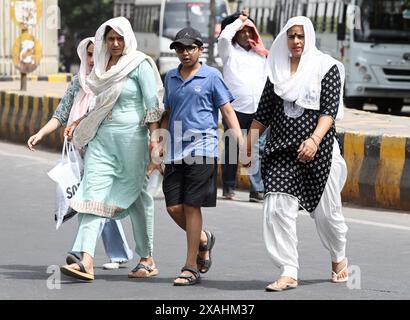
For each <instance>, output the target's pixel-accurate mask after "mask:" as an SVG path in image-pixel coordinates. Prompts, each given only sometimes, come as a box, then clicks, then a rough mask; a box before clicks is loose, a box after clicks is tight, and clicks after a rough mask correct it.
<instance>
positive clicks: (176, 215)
mask: <svg viewBox="0 0 410 320" xmlns="http://www.w3.org/2000/svg"><path fill="white" fill-rule="evenodd" d="M184 207H186V206H185V205H183V204H178V205H176V206H172V207H167V211H168V213H169V215H170V216H171V218H172V219H173V220H174V221H175V223H176V224H177V225H178V226H179V227H180V228H181V229H182V230H184V231H186V217H185V211H184ZM187 207H189V206H187ZM190 208H193V207H190ZM198 209H199V208H198ZM201 225H202V215H201ZM207 242H208V238H207V236H206V233H205V232H204V231H203V230H202V231H201V237H200V243H201V245H202V246H205V245H206V244H207ZM197 254H198V255H199V257H200V258H201V259H202V260H208V259H209V251H199V252H198V247H197Z"/></svg>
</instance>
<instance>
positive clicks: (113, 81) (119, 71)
mask: <svg viewBox="0 0 410 320" xmlns="http://www.w3.org/2000/svg"><path fill="white" fill-rule="evenodd" d="M107 26H109V27H111V28H112V29H113V30H114V31H116V32H117V33H118V34H120V35H121V36H123V37H124V41H125V46H124V51H123V53H122V56H121V58H120V59H119V61H118V62H117V64H116V65H114V66H112V67H111V68H110V69H109V70H108V71H106V67H107V64H108V61H109V59H110V53H109V51H108V48H107V44H106V42H105V39H104V33H105V30H106V27H107ZM95 42H96V43H95V49H94V69H93V71H92V72H91V74H90V75H89V77H88V78H87V85H88V86H89V87H90V89H91V90H92V91H93V92H94V94H95V95H96V96H97V98H96V103H95V108H94V110H92V111H91V112H90V113H89V114H88V116H87V117H86V118H84V120H82V121H81V122H80V124H79V125H78V127H77V128H76V130H75V132H74V138H73V142H74V144H75V145H76V146H77V147H84V146H85V145H87V144H88V143H89V142H90V141H91V140H92V139H93V138H94V136H95V134H96V133H97V130H98V128H99V126H100V124H101V123H102V121H104V119H105V118H106V117H107V115H108V114H109V112H110V111H111V110H112V108H113V106H114V104H115V102H116V101H117V99H118V97H119V96H120V94H121V91H122V87H123V84H124V81H125V80H126V77H127V75H128V74H129V73H130V72H131V71H133V70H135V68H137V67H138V65H139V64H140V63H141V62H143V61H144V60H147V61H148V62H149V63H150V64H151V66H152V69H153V71H154V73H155V77H156V80H157V89H158V91H161V90H162V88H163V86H162V81H161V76H160V75H159V72H158V69H157V67H156V65H155V62H154V61H153V60H152V58H151V57H149V56H147V55H146V54H144V53H142V52H140V51H137V39H136V38H135V35H134V31H133V30H132V27H131V24H130V22H129V21H128V20H127V19H126V18H124V17H118V18H113V19H110V20H108V21H107V22H105V23H104V24H102V25H101V26H100V27H99V28H98V30H97V32H96V34H95Z"/></svg>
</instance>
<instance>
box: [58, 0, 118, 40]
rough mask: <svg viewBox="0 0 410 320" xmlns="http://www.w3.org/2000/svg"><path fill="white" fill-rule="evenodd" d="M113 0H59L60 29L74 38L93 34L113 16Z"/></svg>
mask: <svg viewBox="0 0 410 320" xmlns="http://www.w3.org/2000/svg"><path fill="white" fill-rule="evenodd" d="M113 2H114V1H113V0H87V1H84V0H59V1H58V5H59V7H60V10H61V27H62V30H67V29H68V30H69V31H70V33H72V34H74V35H75V37H76V38H83V37H87V36H92V35H94V34H95V31H96V30H97V28H98V27H99V26H100V25H101V24H102V23H103V22H104V21H106V20H108V19H110V18H112V16H113Z"/></svg>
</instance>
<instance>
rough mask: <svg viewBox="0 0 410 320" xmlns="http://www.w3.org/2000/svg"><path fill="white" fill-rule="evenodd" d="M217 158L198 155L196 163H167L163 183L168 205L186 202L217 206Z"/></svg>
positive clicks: (202, 205)
mask: <svg viewBox="0 0 410 320" xmlns="http://www.w3.org/2000/svg"><path fill="white" fill-rule="evenodd" d="M216 160H217V159H216V158H209V157H196V158H195V160H194V163H192V164H188V163H186V162H185V161H184V160H182V163H177V164H175V163H173V164H166V165H165V172H164V181H163V184H162V187H163V191H164V194H165V202H166V205H167V207H171V206H175V205H178V204H185V205H188V206H191V207H194V208H200V207H215V206H216V182H217V161H216Z"/></svg>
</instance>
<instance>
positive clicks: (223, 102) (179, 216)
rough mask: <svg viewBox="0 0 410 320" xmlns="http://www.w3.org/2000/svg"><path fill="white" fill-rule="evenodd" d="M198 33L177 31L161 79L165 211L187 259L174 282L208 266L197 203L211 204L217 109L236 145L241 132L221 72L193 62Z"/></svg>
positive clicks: (208, 246) (195, 278)
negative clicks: (173, 64) (183, 237)
mask: <svg viewBox="0 0 410 320" xmlns="http://www.w3.org/2000/svg"><path fill="white" fill-rule="evenodd" d="M202 46H203V42H202V38H201V34H200V33H199V31H197V30H195V29H193V28H184V29H182V30H180V31H179V32H178V33H177V35H176V37H175V41H174V42H172V43H171V45H170V48H171V49H175V51H176V54H177V56H178V58H179V60H180V62H181V64H180V65H179V67H178V68H177V69H173V70H171V71H169V72H168V73H167V75H166V77H165V94H164V106H165V110H166V111H165V113H164V116H163V121H162V124H161V128H164V129H168V130H169V133H170V137H169V139H168V141H167V150H168V152H167V155H166V159H165V172H164V182H163V190H164V194H165V202H166V206H167V211H168V213H169V214H170V216H171V218H172V219H174V221H175V222H176V223H177V224H178V225H179V226H180V227H181V228H182V229H183V230H185V231H186V233H187V242H188V243H187V251H188V252H187V259H186V262H185V265H184V267H183V268H182V270H181V274H180V275H179V276H178V277H177V278H176V279H175V281H174V285H176V286H185V285H193V284H196V283H198V282H199V280H200V272H201V273H205V272H207V271H208V270H209V268H210V267H211V264H212V260H211V250H212V248H213V245H214V243H215V236H214V235H213V234H212V233H211V232H210V231H208V230H202V213H201V207H215V206H216V178H217V157H218V133H217V130H218V112H219V110H220V111H221V113H222V116H223V119H224V121H225V122H226V123H227V124H228V126H229V127H230V128H231V129H232V130H233V132H234V136H235V138H236V139H237V140H238V141H239V144H240V145H242V142H243V139H242V133H241V129H240V126H239V123H238V120H237V118H236V115H235V111H234V109H233V107H232V105H231V102H232V101H233V100H234V98H233V96H232V94H231V93H230V92H229V90H228V88H227V86H226V85H225V83H224V81H223V80H222V75H221V74H220V72H219V71H218V70H216V69H215V68H211V67H209V66H207V65H206V64H204V63H200V62H199V57H200V55H201V53H202V51H203V47H202Z"/></svg>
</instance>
